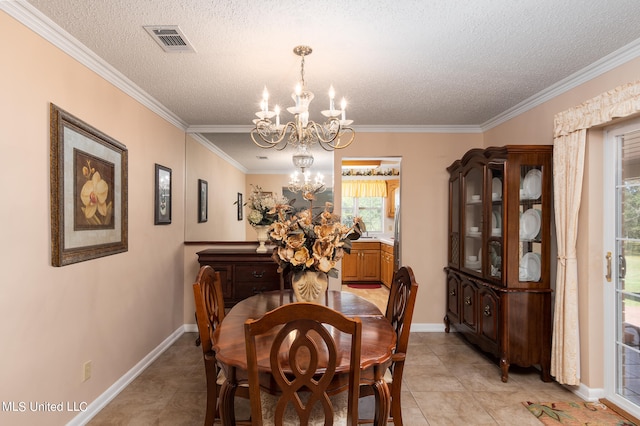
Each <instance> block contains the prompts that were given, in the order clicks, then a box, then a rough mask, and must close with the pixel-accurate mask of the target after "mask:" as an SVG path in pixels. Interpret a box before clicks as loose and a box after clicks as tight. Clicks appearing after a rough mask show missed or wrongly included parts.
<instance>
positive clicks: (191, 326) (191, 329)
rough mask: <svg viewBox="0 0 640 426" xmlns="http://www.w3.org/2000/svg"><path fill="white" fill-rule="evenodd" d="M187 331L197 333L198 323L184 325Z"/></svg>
mask: <svg viewBox="0 0 640 426" xmlns="http://www.w3.org/2000/svg"><path fill="white" fill-rule="evenodd" d="M183 327H184V332H185V333H197V332H198V324H185V325H184V326H183Z"/></svg>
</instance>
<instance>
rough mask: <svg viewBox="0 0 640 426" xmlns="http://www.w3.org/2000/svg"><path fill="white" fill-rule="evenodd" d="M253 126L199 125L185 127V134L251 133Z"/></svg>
mask: <svg viewBox="0 0 640 426" xmlns="http://www.w3.org/2000/svg"><path fill="white" fill-rule="evenodd" d="M252 129H253V126H249V125H244V124H243V125H225V126H219V125H212V124H200V125H193V126H189V127H187V133H247V134H249V133H251V130H252Z"/></svg>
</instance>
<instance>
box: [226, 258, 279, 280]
mask: <svg viewBox="0 0 640 426" xmlns="http://www.w3.org/2000/svg"><path fill="white" fill-rule="evenodd" d="M234 278H235V281H236V283H239V282H243V281H249V282H253V281H257V282H272V281H275V282H277V283H279V282H280V274H278V265H276V264H275V263H274V264H273V265H270V264H264V263H262V264H261V263H256V264H247V265H236V268H235V277H234Z"/></svg>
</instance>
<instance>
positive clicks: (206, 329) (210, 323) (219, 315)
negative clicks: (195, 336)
mask: <svg viewBox="0 0 640 426" xmlns="http://www.w3.org/2000/svg"><path fill="white" fill-rule="evenodd" d="M193 295H194V301H195V305H196V321H197V323H198V332H199V334H200V341H201V343H202V352H203V353H205V354H206V353H208V352H211V350H212V337H213V332H214V331H215V330H216V328H217V327H218V325H219V324H220V323H221V322H222V320H223V319H224V297H223V295H222V282H221V281H220V273H219V272H216V271H214V269H213V268H212V267H211V266H209V265H204V266H202V267H201V268H200V271H199V272H198V277H197V278H196V282H195V284H193Z"/></svg>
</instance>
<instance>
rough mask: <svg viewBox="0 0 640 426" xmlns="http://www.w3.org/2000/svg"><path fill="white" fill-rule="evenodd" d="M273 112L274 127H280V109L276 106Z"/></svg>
mask: <svg viewBox="0 0 640 426" xmlns="http://www.w3.org/2000/svg"><path fill="white" fill-rule="evenodd" d="M274 111H275V112H276V127H280V107H279V106H278V105H276V107H275V108H274Z"/></svg>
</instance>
